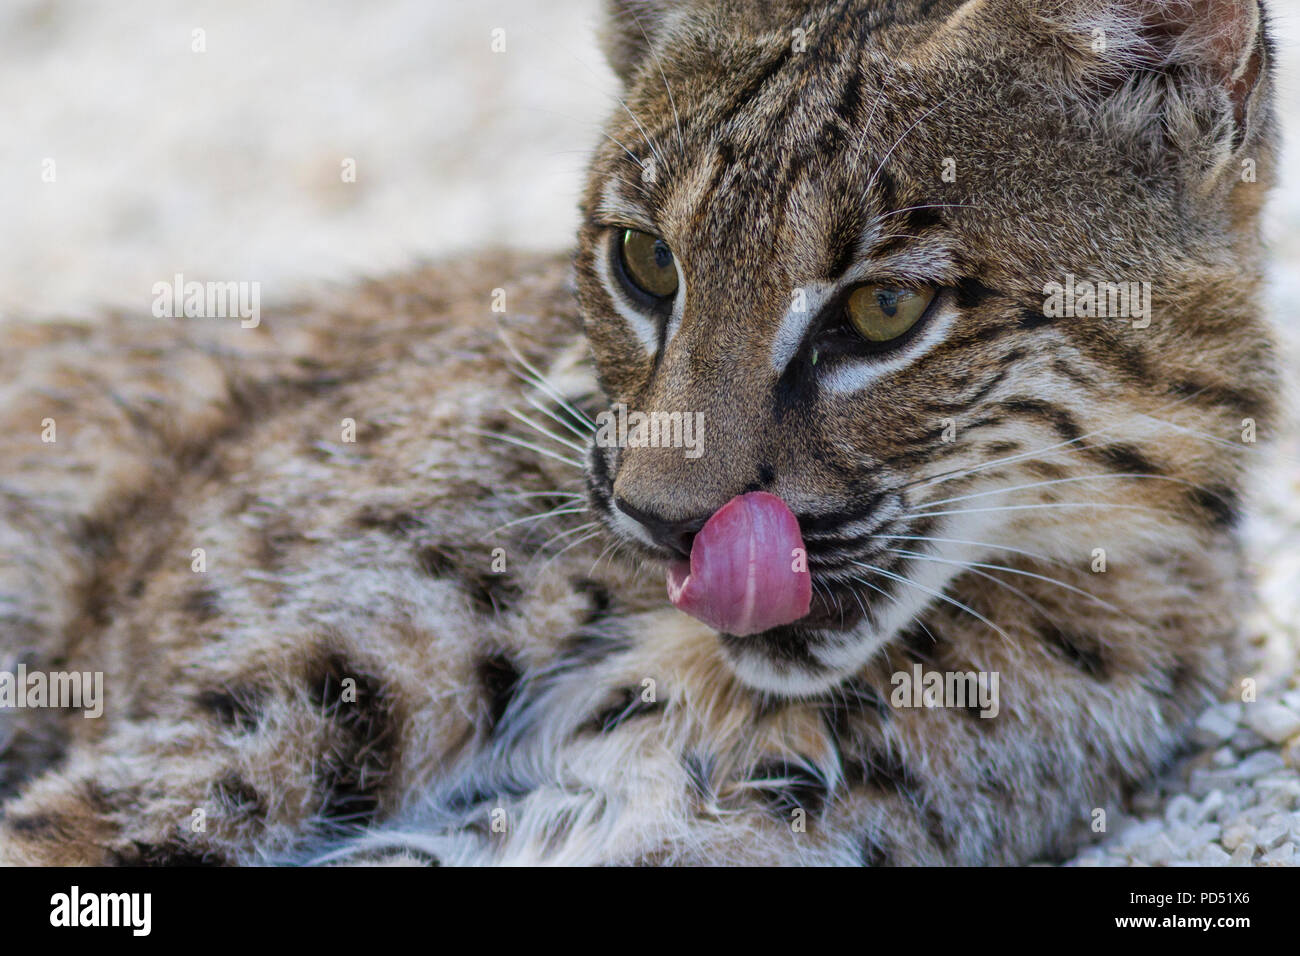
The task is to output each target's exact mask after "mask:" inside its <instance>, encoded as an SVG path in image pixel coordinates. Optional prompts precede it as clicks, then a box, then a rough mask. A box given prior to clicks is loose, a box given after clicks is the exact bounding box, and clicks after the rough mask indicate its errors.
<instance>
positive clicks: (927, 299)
mask: <svg viewBox="0 0 1300 956" xmlns="http://www.w3.org/2000/svg"><path fill="white" fill-rule="evenodd" d="M934 293H935V290H934V289H927V288H922V289H905V288H902V287H900V286H890V285H860V286H858V287H857V288H856V289H854V290H853V291H852V292H851V293H850V294H849V298H848V301H847V302H845V304H844V312H845V315H846V316H847V318H848V320H849V323H850V324H851V325H852V326H853V328H854V329H855V330H856V331H857V333H858V334H859V335H861V336H862V337H863V338H864V339H866V340H867V341H868V342H889V341H892V340H894V339H896V338H898V337H899V336H900V335H902V334H903V333H904V332H906V331H907V330H908V329H910V328H911V327H912V326H914V325H916V323H917V320H918V319H920V318H921V316H923V315H924V314H925V310H926V309H928V308H929V307H930V303H931V302H933V301H934Z"/></svg>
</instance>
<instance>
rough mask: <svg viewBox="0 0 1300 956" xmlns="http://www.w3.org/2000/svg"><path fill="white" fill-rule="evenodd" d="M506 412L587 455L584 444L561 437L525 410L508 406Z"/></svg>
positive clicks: (566, 446) (560, 442)
mask: <svg viewBox="0 0 1300 956" xmlns="http://www.w3.org/2000/svg"><path fill="white" fill-rule="evenodd" d="M506 414H508V415H511V416H513V417H514V418H516V419H518V420H519V421H521V422H523V423H524V424H525V425H527V426H528V427H529V428H532V429H533V430H534V431H536V432H538V433H539V434H542V435H545V436H546V437H547V438H549V439H551V441H554V442H558V443H559V444H561V445H563V446H564V447H565V448H572V449H573V450H574V451H576V452H577V453H578V454H579V455H585V454H586V453H587V449H586V448H585V447H583V446H582V445H575V444H574V443H573V442H571V441H569V440H568V439H567V438H561V437H560V436H559V435H557V434H555V433H554V432H552V431H551V430H550V429H548V428H545V427H544V426H542V425H540V424H538V423H537V422H535V421H533V420H532V419H531V418H529V417H528V416H527V415H525V414H524V413H523V412H521V411H519V410H518V409H516V408H507V409H506Z"/></svg>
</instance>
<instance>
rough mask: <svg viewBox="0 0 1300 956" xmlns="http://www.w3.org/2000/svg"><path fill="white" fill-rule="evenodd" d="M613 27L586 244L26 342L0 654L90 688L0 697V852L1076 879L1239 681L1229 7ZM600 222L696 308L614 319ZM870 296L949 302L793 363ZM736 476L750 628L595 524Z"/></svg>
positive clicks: (769, 16)
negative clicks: (778, 554) (768, 546)
mask: <svg viewBox="0 0 1300 956" xmlns="http://www.w3.org/2000/svg"><path fill="white" fill-rule="evenodd" d="M611 5H612V7H613V8H614V9H613V11H612V16H611V19H610V27H609V30H608V33H607V37H606V46H607V49H608V51H609V54H610V59H611V62H612V63H613V64H614V66H615V68H616V69H617V70H618V72H619V73H620V75H621V77H622V78H623V80H624V82H625V85H626V89H625V94H624V99H625V106H624V108H621V109H620V110H619V112H618V113H617V114H616V115H615V116H614V117H613V118H612V119H611V121H610V123H609V125H608V132H609V140H608V141H606V143H605V144H604V145H603V146H601V147H600V148H599V149H598V150H597V152H596V154H595V156H594V158H593V161H592V165H591V174H590V183H589V186H588V189H587V190H586V193H585V196H584V199H583V214H584V225H583V227H582V230H581V234H580V236H579V242H578V251H577V255H576V259H575V260H570V259H569V258H568V257H535V258H527V257H519V256H512V255H509V254H506V253H493V254H489V255H484V256H481V257H479V258H476V259H468V260H464V261H461V262H459V263H453V264H446V265H442V266H437V267H432V268H428V269H424V270H421V271H416V272H413V273H411V274H409V275H404V276H398V277H392V278H389V279H387V280H384V281H379V282H374V283H370V284H367V285H364V286H362V287H360V288H358V289H355V290H353V291H352V292H350V293H348V294H346V295H342V296H338V297H335V298H331V299H329V300H325V301H321V302H309V303H306V304H304V305H301V306H298V307H286V308H284V309H282V310H280V311H279V312H278V313H277V314H275V315H271V316H268V317H265V318H264V319H263V322H262V324H261V326H260V327H259V328H257V329H240V328H238V327H232V326H230V325H223V324H220V323H209V324H205V323H200V322H188V321H182V322H178V323H176V324H170V325H162V324H160V323H158V322H157V321H143V320H141V319H138V318H134V317H128V316H113V317H107V318H106V319H105V320H104V322H102V323H100V324H97V325H95V326H93V327H75V326H71V325H67V326H64V325H50V324H39V325H36V324H33V325H25V324H17V323H15V324H10V325H7V326H4V327H3V328H0V335H2V336H3V338H4V341H3V348H0V382H4V383H6V384H4V385H3V386H0V399H2V400H0V409H3V412H2V414H3V418H4V420H3V422H2V423H0V448H2V451H3V461H4V463H5V464H4V471H3V481H2V482H0V542H3V550H2V551H0V654H3V656H4V657H5V658H6V659H7V660H9V661H15V662H16V661H19V660H21V661H23V662H25V663H26V664H27V666H28V667H29V668H32V669H46V670H56V669H74V668H75V669H89V670H103V671H104V672H105V674H106V680H105V686H106V688H107V701H106V711H105V716H104V717H103V718H102V719H101V720H83V719H82V718H81V717H80V716H79V715H76V714H64V713H58V712H48V711H42V712H35V711H32V712H21V714H15V713H3V714H0V720H3V721H4V724H3V725H0V727H3V731H2V732H0V745H2V746H3V748H4V749H3V752H2V755H0V768H2V770H3V777H2V778H0V786H3V789H4V791H5V792H6V794H8V795H9V799H8V800H7V801H6V802H5V803H4V805H3V811H2V812H3V817H2V819H0V860H3V861H5V862H23V863H45V864H66V863H100V864H102V863H115V864H168V863H171V864H183V865H193V864H242V863H254V862H266V861H353V862H371V861H374V860H376V859H381V860H387V861H391V862H402V863H411V862H440V863H444V864H483V863H583V864H586V863H628V864H634V863H755V864H760V863H761V864H769V863H834V864H870V865H883V864H913V863H968V864H974V863H985V864H987V863H1017V862H1025V861H1027V860H1031V859H1040V858H1056V857H1060V856H1063V855H1065V854H1066V853H1068V852H1069V851H1070V849H1071V848H1072V847H1073V846H1074V845H1075V843H1076V841H1077V839H1078V834H1079V831H1080V830H1081V829H1083V828H1085V827H1086V824H1087V823H1088V822H1089V821H1090V819H1091V816H1090V814H1091V812H1092V810H1093V808H1097V807H1102V808H1105V807H1109V806H1113V805H1115V804H1116V802H1117V801H1118V800H1119V799H1120V798H1121V796H1122V795H1123V794H1124V793H1125V792H1126V791H1128V790H1130V789H1132V788H1134V787H1137V786H1140V785H1141V783H1142V782H1143V781H1144V780H1145V779H1147V778H1148V777H1149V776H1150V775H1151V774H1152V773H1153V772H1154V771H1155V770H1156V769H1158V768H1159V767H1160V766H1161V765H1162V764H1163V763H1164V762H1166V761H1167V760H1168V759H1169V758H1170V757H1171V755H1172V754H1174V753H1175V752H1176V750H1177V748H1178V747H1179V746H1180V744H1181V742H1182V740H1183V739H1184V736H1185V731H1186V728H1187V725H1188V722H1189V721H1190V719H1191V718H1192V717H1193V716H1194V715H1195V713H1196V712H1197V711H1198V709H1199V708H1200V707H1201V706H1202V705H1203V704H1204V703H1205V702H1207V701H1208V700H1209V699H1210V698H1211V696H1212V695H1214V694H1215V693H1217V692H1219V691H1221V690H1222V689H1223V688H1224V687H1225V686H1226V685H1227V683H1228V681H1229V680H1230V679H1231V678H1232V677H1233V676H1234V674H1235V673H1236V669H1237V668H1238V667H1239V660H1238V649H1239V645H1238V630H1239V621H1240V618H1241V613H1242V609H1243V606H1244V604H1245V602H1246V600H1247V594H1248V588H1247V586H1246V582H1245V581H1244V572H1243V569H1242V562H1241V559H1240V554H1239V546H1238V543H1237V540H1236V537H1235V527H1236V525H1237V523H1238V519H1239V515H1240V512H1241V509H1242V507H1243V502H1244V501H1245V491H1246V479H1247V477H1248V474H1249V465H1250V462H1251V461H1252V460H1253V456H1254V455H1255V454H1256V448H1257V446H1250V445H1245V444H1243V443H1242V442H1241V441H1240V437H1239V436H1240V432H1241V428H1242V423H1243V419H1250V420H1252V421H1253V422H1254V423H1255V427H1256V428H1257V430H1258V433H1259V434H1260V435H1261V436H1262V437H1264V438H1267V435H1268V432H1269V429H1270V428H1271V426H1272V423H1273V421H1274V416H1275V414H1276V411H1275V407H1274V393H1275V391H1276V381H1275V379H1276V373H1275V370H1274V367H1273V358H1272V354H1273V353H1272V347H1271V344H1270V341H1269V338H1268V334H1267V331H1266V327H1265V325H1264V323H1263V322H1262V320H1261V319H1260V317H1259V316H1258V314H1257V313H1258V306H1257V299H1256V292H1257V288H1256V287H1257V286H1258V284H1259V280H1260V270H1261V264H1260V250H1259V244H1258V238H1257V234H1256V217H1257V213H1258V210H1259V207H1260V204H1261V202H1262V195H1263V192H1264V189H1265V188H1266V185H1267V183H1268V182H1269V181H1270V180H1271V178H1272V171H1271V162H1272V159H1273V139H1274V133H1273V129H1272V125H1271V120H1270V117H1269V114H1268V96H1269V82H1270V80H1269V69H1270V61H1271V56H1272V54H1271V50H1270V47H1269V45H1268V41H1267V37H1266V30H1265V25H1264V23H1263V20H1262V14H1261V13H1260V12H1259V8H1258V7H1257V5H1256V4H1255V3H1254V2H1253V0H1244V2H1237V0H1187V2H1186V3H1162V2H1159V0H1073V2H1066V0H1062V2H1048V0H968V2H965V3H958V2H957V0H904V2H897V3H886V2H877V0H818V2H799V3H796V2H774V3H761V4H760V3H757V2H742V0H617V2H614V3H612V4H611ZM1098 29H1100V30H1103V31H1105V32H1106V35H1107V36H1109V37H1110V38H1111V40H1112V41H1113V42H1110V43H1108V44H1106V45H1104V46H1103V47H1102V48H1101V49H1098V48H1096V47H1095V45H1094V44H1093V42H1092V41H1093V39H1094V31H1095V30H1098ZM796 38H798V43H795V42H794V41H795V39H796ZM949 158H951V159H952V160H954V162H955V169H956V172H957V175H956V178H955V180H952V181H948V180H946V179H944V178H943V177H942V176H941V174H940V173H941V170H942V169H943V168H944V166H945V162H944V161H945V160H946V159H949ZM1243 159H1250V160H1252V161H1253V162H1254V164H1255V168H1256V169H1257V171H1258V176H1257V177H1256V179H1255V180H1254V181H1249V182H1248V181H1246V180H1244V179H1243V178H1242V177H1240V176H1239V175H1238V170H1239V168H1240V163H1241V160H1243ZM647 170H651V171H652V172H651V173H650V174H649V175H647ZM620 227H621V228H638V229H643V230H649V231H653V232H654V233H655V234H656V235H661V236H663V237H665V239H666V240H667V241H668V242H669V243H670V244H671V246H672V247H673V250H674V253H675V255H676V257H677V259H678V261H679V263H680V264H681V267H682V275H683V278H684V293H683V295H682V297H681V301H679V302H678V303H676V304H675V305H674V307H673V309H672V311H671V313H670V314H663V315H658V316H647V315H646V314H645V313H644V312H643V311H638V310H637V309H636V308H634V307H633V306H632V305H630V304H629V303H628V302H626V301H621V300H620V299H619V298H618V297H619V295H620V293H619V291H618V286H617V284H616V282H615V280H614V278H613V277H612V276H611V271H610V270H611V265H612V258H611V257H612V256H613V254H614V249H613V245H612V238H611V237H612V235H614V233H615V231H616V230H617V229H618V228H620ZM1067 272H1069V273H1074V274H1075V275H1078V276H1081V277H1088V276H1096V277H1103V278H1112V279H1114V280H1116V281H1118V280H1126V279H1140V280H1147V281H1150V282H1151V283H1152V289H1153V303H1154V306H1153V314H1152V321H1151V323H1150V325H1149V326H1148V327H1145V328H1142V329H1136V328H1133V327H1132V325H1130V324H1125V323H1123V322H1121V321H1117V320H1115V319H1087V318H1080V319H1070V320H1065V319H1056V318H1053V317H1051V316H1049V315H1047V314H1045V312H1044V309H1043V305H1042V303H1043V286H1044V283H1046V282H1049V281H1053V280H1059V279H1061V278H1063V276H1064V274H1065V273H1067ZM855 276H874V277H886V278H891V279H893V280H895V281H909V282H927V283H933V284H935V285H936V286H940V287H942V288H943V289H944V290H945V291H944V293H943V295H944V298H943V299H942V307H941V309H940V313H941V314H940V317H939V319H937V320H936V321H933V322H931V323H930V324H929V326H928V327H927V328H926V329H925V330H923V333H922V334H921V335H918V336H917V337H916V339H915V340H914V341H913V342H912V343H911V344H910V345H909V346H908V348H906V349H902V350H900V351H899V352H898V353H897V354H895V355H893V357H891V358H889V359H888V360H886V361H881V362H876V363H870V362H858V361H851V360H846V359H845V358H843V357H842V356H841V357H837V356H835V355H828V356H825V357H824V358H823V359H822V361H820V362H814V361H813V360H812V359H813V357H812V355H811V354H810V351H809V348H808V340H807V331H808V323H809V322H811V321H815V320H816V321H819V320H820V318H819V317H820V316H822V314H823V312H824V311H825V310H824V309H823V306H826V305H827V304H828V303H831V302H832V301H833V300H834V297H835V295H836V294H837V289H839V288H840V287H841V286H842V285H843V283H844V282H845V281H848V280H847V279H846V277H850V278H851V277H855ZM575 277H576V278H575ZM496 288H505V289H506V292H507V301H508V308H507V311H506V312H505V313H504V314H503V315H499V314H495V313H493V312H492V311H491V303H492V298H493V290H494V289H496ZM796 289H803V290H805V291H806V292H807V293H808V296H807V298H808V300H809V301H810V302H813V303H814V307H813V309H812V310H811V311H810V313H809V315H808V316H802V315H800V314H798V313H792V311H791V307H790V305H791V299H792V293H793V292H794V291H795V290H796ZM575 301H576V303H578V304H577V305H576V306H575ZM617 402H622V403H625V404H627V405H628V406H629V407H633V408H638V409H643V410H647V411H650V410H664V411H699V412H703V413H704V415H705V421H706V423H707V431H706V447H705V454H704V455H703V456H702V457H701V458H699V459H698V460H687V459H685V458H684V457H683V456H682V454H681V452H680V450H674V449H648V448H635V449H634V448H621V449H620V448H615V449H611V448H605V447H601V446H599V445H597V444H595V443H593V441H592V438H591V431H592V427H591V425H592V421H591V420H592V418H593V417H594V416H596V415H597V413H598V412H599V411H601V410H604V409H605V408H607V407H608V406H609V405H610V404H612V403H617ZM510 409H514V410H515V412H517V413H518V414H511V412H510ZM46 418H53V419H54V420H55V421H56V422H57V427H58V439H57V441H55V442H53V443H43V442H41V440H40V437H39V436H40V432H41V427H42V426H41V423H42V420H43V419H46ZM344 419H353V420H354V421H355V423H356V441H355V442H348V441H344V440H343V439H342V438H341V434H342V433H341V431H340V427H341V423H342V422H343V420H344ZM522 419H531V424H530V423H528V422H525V421H523V420H522ZM949 425H952V426H954V428H955V435H956V436H957V437H956V440H949V439H948V437H946V433H947V432H949V428H948V426H949ZM755 489H763V490H769V491H772V492H774V493H776V494H779V495H780V496H781V497H782V498H783V499H784V500H786V501H787V502H788V503H789V504H790V506H791V508H792V509H794V510H795V511H796V513H797V514H798V515H799V518H800V525H801V528H802V529H803V532H804V536H805V540H806V542H807V544H808V546H809V560H810V567H811V569H812V572H813V576H814V581H815V583H816V586H817V601H816V603H815V606H814V610H813V616H812V617H811V618H810V619H809V620H808V621H805V622H802V623H799V624H796V625H792V626H789V627H786V628H780V629H776V630H773V631H770V632H767V633H764V634H761V635H757V636H752V637H747V638H738V637H735V636H732V635H725V634H717V633H714V632H713V631H711V630H710V629H709V628H707V627H705V626H704V625H702V624H699V623H698V622H695V621H693V620H692V619H690V618H687V617H685V616H684V615H682V614H680V613H678V612H677V611H675V610H673V609H672V608H671V607H669V606H668V605H667V601H666V599H665V596H664V590H663V579H662V562H663V560H664V559H665V558H666V557H668V555H667V554H666V553H665V548H664V547H663V546H662V545H661V544H660V543H657V542H656V541H655V539H654V538H653V536H651V535H648V534H647V533H646V532H645V530H644V529H643V528H641V527H638V526H637V524H636V523H635V522H633V521H632V519H630V518H628V516H627V512H626V511H624V510H620V509H619V508H618V507H617V503H618V502H619V501H620V500H621V501H623V502H624V503H629V504H631V505H633V507H634V510H636V511H637V512H638V513H640V514H642V515H647V514H651V515H655V516H658V517H660V518H662V519H663V520H664V521H667V522H672V523H678V524H680V523H683V522H685V523H690V522H693V521H698V519H700V518H701V516H707V515H708V514H710V513H712V512H713V511H714V510H716V508H717V507H718V506H720V505H721V504H722V503H724V502H725V501H726V500H728V499H729V498H731V497H732V496H734V495H736V494H739V493H742V492H744V491H747V490H755ZM196 548H202V549H203V551H204V556H205V561H206V565H205V570H202V571H196V570H194V564H193V560H194V559H193V549H196ZM496 548H500V549H501V550H500V551H494V549H496ZM1097 548H1103V549H1104V550H1105V552H1106V556H1107V566H1106V570H1105V571H1104V573H1099V572H1097V571H1096V570H1094V567H1095V565H1094V561H1095V557H1094V550H1095V549H1097ZM502 558H504V561H505V564H504V566H502V565H501V563H500V560H501V559H502ZM914 666H921V667H923V668H925V669H931V670H938V671H943V672H970V671H975V672H985V673H997V674H999V675H1000V677H1001V695H1000V701H999V709H998V714H997V716H996V717H991V718H990V717H986V716H982V715H981V714H980V713H979V712H978V711H977V710H976V709H975V708H972V707H952V708H907V707H898V706H895V702H894V701H893V700H892V693H891V692H892V689H893V688H892V686H891V685H892V684H893V681H894V675H896V674H898V673H900V672H906V671H910V670H911V669H912V668H913V667H914Z"/></svg>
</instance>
